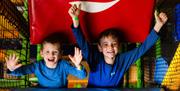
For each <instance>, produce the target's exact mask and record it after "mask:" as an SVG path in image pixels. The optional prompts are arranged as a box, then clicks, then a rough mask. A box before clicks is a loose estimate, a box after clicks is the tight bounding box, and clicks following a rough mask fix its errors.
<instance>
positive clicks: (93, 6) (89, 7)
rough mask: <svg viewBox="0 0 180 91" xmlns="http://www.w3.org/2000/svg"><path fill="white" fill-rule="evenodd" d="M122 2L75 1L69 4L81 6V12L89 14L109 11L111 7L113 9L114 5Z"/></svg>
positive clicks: (114, 0) (115, 0)
mask: <svg viewBox="0 0 180 91" xmlns="http://www.w3.org/2000/svg"><path fill="white" fill-rule="evenodd" d="M119 1H120V0H113V1H111V2H105V3H102V2H91V1H73V2H69V4H71V5H73V4H76V5H79V4H81V10H82V11H85V12H89V13H97V12H101V11H104V10H106V9H109V8H110V7H112V6H113V5H115V4H116V3H117V2H119Z"/></svg>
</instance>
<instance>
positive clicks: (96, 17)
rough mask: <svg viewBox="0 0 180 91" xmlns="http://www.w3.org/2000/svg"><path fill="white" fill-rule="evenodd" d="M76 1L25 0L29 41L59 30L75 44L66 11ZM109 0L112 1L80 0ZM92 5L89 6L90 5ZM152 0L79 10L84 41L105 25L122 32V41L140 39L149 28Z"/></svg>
mask: <svg viewBox="0 0 180 91" xmlns="http://www.w3.org/2000/svg"><path fill="white" fill-rule="evenodd" d="M71 1H77V0H28V2H29V3H28V4H29V6H28V7H29V16H30V41H31V44H38V43H41V42H42V40H43V38H44V37H46V36H48V35H49V34H51V33H54V32H60V33H62V35H63V36H64V37H62V39H63V40H66V41H69V43H75V39H74V36H73V34H72V31H71V28H70V26H71V24H72V20H71V17H70V16H69V14H68V9H69V8H70V7H71V5H70V4H69V2H71ZM81 1H91V2H98V3H101V4H103V3H108V2H112V1H114V0H81ZM90 7H91V6H89V8H90ZM153 8H154V0H119V1H118V2H117V3H115V4H114V5H113V6H111V7H109V8H107V9H105V10H103V11H100V12H96V13H92V12H86V11H82V12H81V14H80V16H79V19H80V24H81V27H82V29H83V33H84V35H85V37H86V38H87V40H89V41H90V42H94V41H95V40H96V39H97V36H98V35H99V34H100V33H101V32H102V31H104V30H105V29H108V28H115V29H118V30H119V31H121V32H122V34H123V36H122V40H123V41H128V42H142V41H144V39H145V38H146V36H147V35H148V33H149V31H150V25H151V20H152V17H153Z"/></svg>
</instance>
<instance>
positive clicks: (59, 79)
mask: <svg viewBox="0 0 180 91" xmlns="http://www.w3.org/2000/svg"><path fill="white" fill-rule="evenodd" d="M8 73H9V74H11V75H15V76H22V75H26V74H32V73H34V74H35V75H36V77H37V78H38V83H39V85H40V86H41V87H48V88H59V87H67V76H68V74H72V75H74V76H76V77H78V78H80V79H83V78H85V77H86V71H85V69H84V67H82V70H78V69H77V68H76V67H73V66H72V65H71V64H70V63H69V62H68V61H65V60H59V61H58V64H57V66H56V68H48V67H47V66H46V65H45V62H44V61H40V62H35V63H32V64H30V65H25V66H22V67H20V68H18V69H16V70H14V71H12V72H10V71H9V72H8Z"/></svg>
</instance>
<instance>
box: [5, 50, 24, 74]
mask: <svg viewBox="0 0 180 91" xmlns="http://www.w3.org/2000/svg"><path fill="white" fill-rule="evenodd" d="M18 59H19V57H16V55H15V54H13V55H10V56H9V57H5V60H6V65H7V68H8V69H9V70H10V71H14V70H15V69H17V68H19V67H21V66H22V64H18Z"/></svg>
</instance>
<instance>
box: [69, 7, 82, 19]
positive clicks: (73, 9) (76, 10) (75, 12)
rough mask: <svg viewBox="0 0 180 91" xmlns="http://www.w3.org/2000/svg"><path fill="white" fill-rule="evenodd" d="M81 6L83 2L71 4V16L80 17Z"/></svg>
mask: <svg viewBox="0 0 180 91" xmlns="http://www.w3.org/2000/svg"><path fill="white" fill-rule="evenodd" d="M80 8H81V4H79V5H78V7H77V5H76V4H74V5H72V6H71V8H70V9H69V11H68V13H69V15H70V16H71V18H75V17H78V16H79V14H80Z"/></svg>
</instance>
